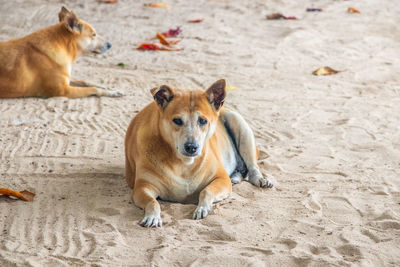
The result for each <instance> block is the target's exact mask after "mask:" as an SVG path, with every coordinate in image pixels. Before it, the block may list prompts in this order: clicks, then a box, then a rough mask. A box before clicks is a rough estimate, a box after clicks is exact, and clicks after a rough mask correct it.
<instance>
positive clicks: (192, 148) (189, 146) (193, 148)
mask: <svg viewBox="0 0 400 267" xmlns="http://www.w3.org/2000/svg"><path fill="white" fill-rule="evenodd" d="M198 148H199V145H198V144H196V143H192V142H187V143H185V151H186V153H188V154H190V155H193V154H194V153H196V152H197V149H198Z"/></svg>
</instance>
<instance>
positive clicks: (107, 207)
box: [0, 0, 400, 266]
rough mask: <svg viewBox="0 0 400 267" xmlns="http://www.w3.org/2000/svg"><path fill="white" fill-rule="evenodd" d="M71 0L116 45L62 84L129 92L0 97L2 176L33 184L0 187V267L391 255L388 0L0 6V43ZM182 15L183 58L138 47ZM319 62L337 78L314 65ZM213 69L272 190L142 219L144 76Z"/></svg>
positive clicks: (187, 75) (386, 259)
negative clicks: (203, 213)
mask: <svg viewBox="0 0 400 267" xmlns="http://www.w3.org/2000/svg"><path fill="white" fill-rule="evenodd" d="M66 2H68V7H69V8H71V9H73V10H75V11H76V12H77V14H78V15H79V16H80V17H81V18H82V19H84V20H86V21H88V22H90V23H91V24H92V25H93V26H94V27H95V28H96V29H97V32H98V33H99V34H101V35H103V36H104V37H105V38H107V39H108V40H109V41H110V42H111V43H112V44H113V47H112V49H111V50H110V51H109V52H108V53H106V54H104V55H100V56H89V57H85V58H80V59H79V60H78V61H77V62H76V64H74V66H73V71H72V72H73V77H74V78H75V79H83V80H86V81H90V82H94V83H98V84H102V85H105V86H108V87H110V88H111V89H116V90H121V91H123V92H125V93H126V96H125V97H123V98H97V97H90V98H85V99H76V100H69V99H66V98H51V99H35V98H29V99H10V100H0V148H1V150H0V187H10V188H13V189H16V190H24V189H28V190H30V191H32V192H35V193H36V194H37V196H36V198H35V199H34V201H33V202H30V203H27V202H22V201H19V200H11V199H9V198H6V197H0V266H399V265H400V182H399V179H400V134H399V131H400V128H399V125H400V98H399V96H400V85H399V77H400V57H399V56H400V38H399V34H398V33H399V32H400V26H399V25H400V19H399V16H398V15H399V13H400V5H398V3H397V2H396V1H389V0H386V1H381V0H369V1H311V0H306V1H289V0H287V1H283V0H268V1H240V0H234V1H183V0H180V1H167V3H168V4H170V5H171V6H172V9H171V10H165V9H153V8H148V7H144V6H143V3H145V2H147V1H121V0H120V1H119V3H118V4H115V5H107V4H99V3H97V2H96V1H94V0H93V1H60V2H58V3H57V2H56V1H45V0H36V1H33V0H31V1H22V0H19V1H3V3H1V5H0V40H2V41H5V40H8V39H11V38H14V37H20V36H24V35H26V34H28V33H30V32H32V31H34V30H37V29H39V28H43V27H45V26H49V25H52V24H54V23H56V22H57V18H58V17H57V14H58V11H59V9H60V7H61V5H62V3H66ZM350 6H352V7H355V8H357V9H359V10H360V11H361V14H347V13H346V10H347V8H348V7H350ZM307 7H318V8H322V9H323V12H320V13H307V12H305V9H306V8H307ZM273 12H281V13H283V14H284V15H286V16H296V17H297V18H298V19H299V20H297V21H295V20H279V21H267V20H266V19H265V16H266V15H267V14H269V13H273ZM198 18H205V20H204V22H202V23H199V24H189V23H187V20H189V19H198ZM177 25H181V26H182V29H183V32H182V34H181V39H182V41H181V43H180V44H179V45H178V46H179V47H182V48H184V50H183V51H180V52H141V51H137V50H135V45H136V44H138V43H140V42H142V41H145V40H147V39H148V38H150V37H152V36H153V35H155V33H156V32H157V31H165V30H167V29H169V28H172V27H175V26H177ZM120 62H124V63H125V64H126V66H125V67H119V66H117V64H118V63H120ZM321 66H330V67H332V68H334V69H337V70H343V72H341V73H338V74H336V75H332V76H318V77H317V76H314V75H312V74H311V73H312V71H314V70H315V69H316V68H318V67H321ZM220 78H226V79H227V81H228V83H229V85H231V86H235V87H237V89H236V90H231V91H229V95H228V98H227V100H226V106H228V107H230V108H231V109H234V110H237V111H238V112H240V113H241V114H242V115H243V116H244V117H245V118H246V119H247V120H248V122H249V124H250V125H251V127H252V128H253V130H254V133H255V136H256V140H257V144H258V146H259V149H260V152H261V157H260V161H259V164H260V166H261V168H262V172H263V173H265V174H267V175H271V176H272V177H273V178H272V179H273V181H274V183H275V187H274V188H273V189H271V190H263V189H259V188H256V187H254V186H252V185H251V184H249V183H247V182H242V183H240V184H239V185H235V186H234V187H233V193H232V195H231V197H230V198H229V199H226V200H224V201H222V202H220V203H218V204H216V205H215V206H214V210H213V212H212V213H211V214H210V215H209V216H208V217H207V218H206V219H204V220H200V221H194V220H192V219H191V215H192V212H193V211H194V209H195V206H194V205H183V204H179V203H168V202H161V209H162V219H163V222H164V226H163V228H162V229H146V228H142V227H141V226H139V225H138V221H139V220H140V219H141V218H142V216H143V211H142V210H141V209H139V208H137V207H136V206H135V205H134V204H133V203H132V201H131V200H130V192H131V190H130V189H129V187H128V186H127V184H126V182H125V178H124V151H123V142H124V136H125V131H126V128H127V126H128V123H129V122H130V120H131V118H133V117H134V116H135V114H136V113H137V112H138V110H140V109H141V108H143V107H144V106H145V105H146V104H147V103H149V102H150V101H152V98H151V95H150V93H149V89H151V88H153V87H155V86H158V85H161V84H168V85H170V86H173V87H179V88H193V89H203V88H206V87H207V86H209V85H211V84H212V83H213V82H214V81H216V80H217V79H220Z"/></svg>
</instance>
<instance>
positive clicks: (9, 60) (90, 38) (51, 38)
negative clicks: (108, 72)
mask: <svg viewBox="0 0 400 267" xmlns="http://www.w3.org/2000/svg"><path fill="white" fill-rule="evenodd" d="M58 17H59V20H60V23H58V24H56V25H54V26H51V27H48V28H45V29H41V30H38V31H36V32H34V33H32V34H30V35H27V36H25V37H23V38H19V39H13V40H10V41H7V42H0V98H15V97H33V96H36V97H52V96H65V97H70V98H77V97H85V96H90V95H96V96H122V95H123V94H122V93H121V92H118V91H112V90H106V88H104V87H100V86H96V85H91V84H88V83H86V82H83V81H70V78H71V66H72V63H73V62H74V61H75V59H76V58H77V57H79V56H81V55H85V54H92V53H94V54H101V53H104V52H106V51H107V50H108V49H109V48H110V47H111V44H110V43H108V42H105V41H103V39H102V38H101V37H100V36H98V35H97V34H96V32H95V30H94V29H93V27H92V26H90V25H89V24H88V23H86V22H85V21H83V20H80V19H79V18H78V16H77V15H76V14H75V12H73V11H69V10H68V9H66V8H65V7H62V9H61V11H60V13H59V14H58Z"/></svg>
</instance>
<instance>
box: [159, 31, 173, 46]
mask: <svg viewBox="0 0 400 267" xmlns="http://www.w3.org/2000/svg"><path fill="white" fill-rule="evenodd" d="M156 37H157V39H158V40H160V43H162V44H163V45H167V46H171V43H170V42H169V41H168V40H167V39H166V38H165V36H164V35H163V34H162V33H161V32H157V35H156Z"/></svg>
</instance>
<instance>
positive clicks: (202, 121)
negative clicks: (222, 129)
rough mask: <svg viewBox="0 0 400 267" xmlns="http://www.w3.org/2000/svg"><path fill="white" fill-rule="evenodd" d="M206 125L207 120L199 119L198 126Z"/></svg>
mask: <svg viewBox="0 0 400 267" xmlns="http://www.w3.org/2000/svg"><path fill="white" fill-rule="evenodd" d="M206 124H207V120H206V119H203V118H199V125H200V126H203V125H206Z"/></svg>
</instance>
